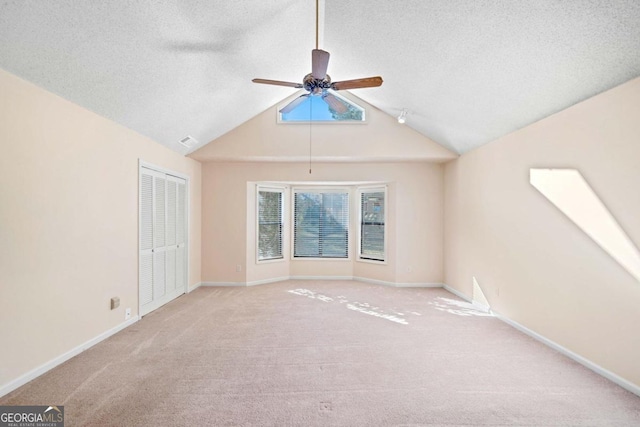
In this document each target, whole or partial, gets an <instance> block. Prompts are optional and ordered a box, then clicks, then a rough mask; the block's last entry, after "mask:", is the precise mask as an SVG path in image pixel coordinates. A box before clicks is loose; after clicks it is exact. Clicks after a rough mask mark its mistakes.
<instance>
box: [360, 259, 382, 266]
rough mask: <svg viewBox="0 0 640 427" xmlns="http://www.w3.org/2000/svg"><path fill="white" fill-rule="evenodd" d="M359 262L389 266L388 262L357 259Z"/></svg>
mask: <svg viewBox="0 0 640 427" xmlns="http://www.w3.org/2000/svg"><path fill="white" fill-rule="evenodd" d="M356 261H357V262H366V263H368V264H377V265H387V261H380V260H376V259H366V258H357V259H356Z"/></svg>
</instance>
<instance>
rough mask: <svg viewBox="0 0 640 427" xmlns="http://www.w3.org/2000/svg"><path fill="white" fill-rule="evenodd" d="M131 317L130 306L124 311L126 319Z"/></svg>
mask: <svg viewBox="0 0 640 427" xmlns="http://www.w3.org/2000/svg"><path fill="white" fill-rule="evenodd" d="M129 319H131V309H130V308H127V309H126V310H125V311H124V320H129Z"/></svg>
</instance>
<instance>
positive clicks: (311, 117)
mask: <svg viewBox="0 0 640 427" xmlns="http://www.w3.org/2000/svg"><path fill="white" fill-rule="evenodd" d="M312 96H313V95H312ZM312 124H313V98H311V96H310V97H309V175H311V127H312Z"/></svg>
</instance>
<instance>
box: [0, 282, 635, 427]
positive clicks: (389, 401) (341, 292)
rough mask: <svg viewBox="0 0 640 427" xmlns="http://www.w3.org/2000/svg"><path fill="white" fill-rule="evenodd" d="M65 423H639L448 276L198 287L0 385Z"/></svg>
mask: <svg viewBox="0 0 640 427" xmlns="http://www.w3.org/2000/svg"><path fill="white" fill-rule="evenodd" d="M54 404H57V405H64V409H65V419H66V423H65V425H66V426H76V425H83V426H84V425H87V426H89V425H95V426H102V425H105V426H639V425H640V397H638V396H636V395H634V394H632V393H630V392H628V391H626V390H624V389H622V388H621V387H619V386H617V385H615V384H614V383H612V382H610V381H609V380H607V379H605V378H603V377H601V376H599V375H597V374H595V373H593V372H591V371H590V370H588V369H586V368H585V367H583V366H581V365H579V364H578V363H576V362H574V361H572V360H570V359H568V358H567V357H565V356H563V355H561V354H560V353H558V352H556V351H554V350H552V349H550V348H548V347H546V346H544V345H542V344H541V343H539V342H537V341H535V340H533V339H531V338H530V337H528V336H526V335H524V334H522V333H521V332H519V331H517V330H515V329H513V328H512V327H510V326H508V325H507V324H505V323H503V322H501V321H500V320H498V319H496V318H494V317H491V316H488V315H486V313H482V312H480V311H477V310H475V309H474V308H473V307H472V306H471V305H469V304H467V303H465V302H464V301H462V300H460V299H459V298H457V297H456V296H453V295H452V294H450V293H449V292H447V291H446V290H444V289H418V288H391V287H384V286H378V285H371V284H366V283H360V282H351V281H286V282H280V283H274V284H269V285H263V286H256V287H249V288H204V287H201V288H199V289H197V290H196V291H194V292H192V293H190V294H188V295H184V296H182V297H180V298H178V299H176V300H174V301H173V302H171V303H169V304H167V305H165V306H164V307H162V308H160V309H158V310H156V311H155V312H153V313H151V314H149V315H147V316H145V317H144V318H143V319H141V320H140V321H138V322H137V323H135V324H133V325H132V326H130V327H128V328H126V329H124V330H123V331H121V332H119V333H118V334H116V335H114V336H112V337H111V338H109V339H107V340H105V341H103V342H101V343H99V344H98V345H96V346H94V347H92V348H91V349H89V350H87V351H85V352H84V353H81V354H80V355H78V356H76V357H74V358H73V359H71V360H69V361H67V362H65V363H64V364H62V365H60V366H58V367H56V368H54V369H52V370H51V371H49V372H47V373H46V374H44V375H42V376H41V377H39V378H37V379H35V380H33V381H31V382H30V383H28V384H26V385H24V386H22V387H20V388H19V389H17V390H15V391H14V392H12V393H10V394H8V395H6V396H4V397H3V398H0V405H54Z"/></svg>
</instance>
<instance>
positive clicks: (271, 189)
mask: <svg viewBox="0 0 640 427" xmlns="http://www.w3.org/2000/svg"><path fill="white" fill-rule="evenodd" d="M261 192H264V193H280V256H279V257H274V258H264V259H261V258H260V193H261ZM285 194H286V188H285V187H276V186H265V185H257V186H256V208H255V213H256V264H267V263H272V262H283V261H285V259H286V256H285V227H286V224H285V215H286V214H285V206H286V204H285Z"/></svg>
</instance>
